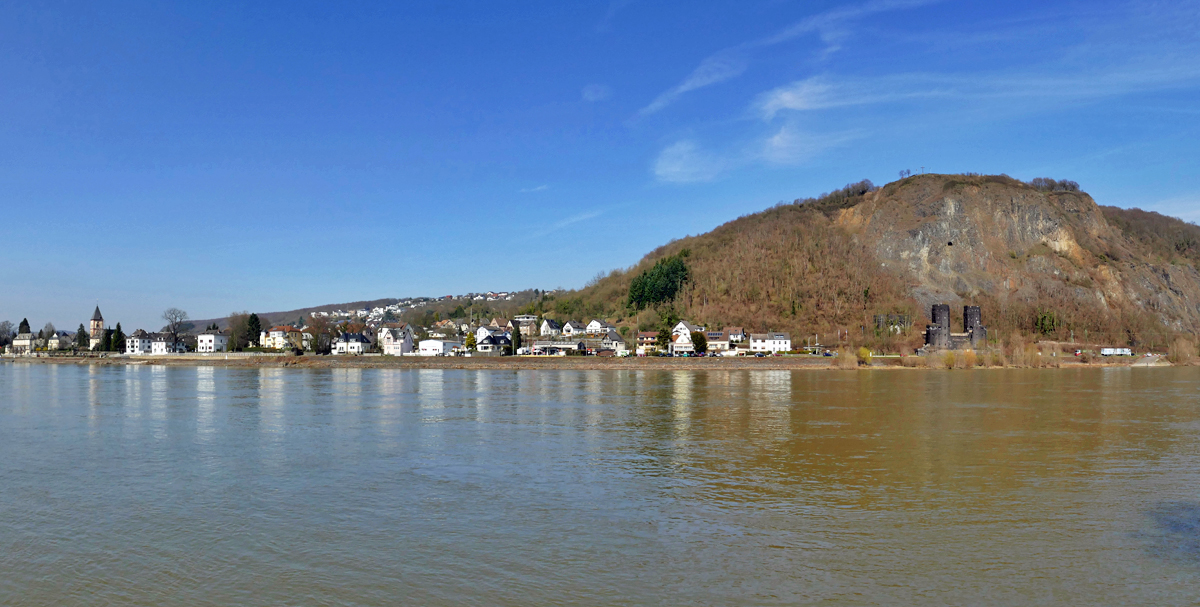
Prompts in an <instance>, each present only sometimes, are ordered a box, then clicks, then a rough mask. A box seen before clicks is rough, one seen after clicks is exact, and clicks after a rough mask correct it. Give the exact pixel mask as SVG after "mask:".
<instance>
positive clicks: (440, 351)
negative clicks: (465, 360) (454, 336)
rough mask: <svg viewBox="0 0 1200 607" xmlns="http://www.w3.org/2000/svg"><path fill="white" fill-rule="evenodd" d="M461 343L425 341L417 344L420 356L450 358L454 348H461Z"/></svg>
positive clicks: (435, 340) (443, 340)
mask: <svg viewBox="0 0 1200 607" xmlns="http://www.w3.org/2000/svg"><path fill="white" fill-rule="evenodd" d="M461 347H462V342H460V341H449V340H445V339H425V340H422V341H421V343H419V344H417V350H418V353H419V354H420V355H421V356H450V354H451V353H453V352H454V349H455V348H461Z"/></svg>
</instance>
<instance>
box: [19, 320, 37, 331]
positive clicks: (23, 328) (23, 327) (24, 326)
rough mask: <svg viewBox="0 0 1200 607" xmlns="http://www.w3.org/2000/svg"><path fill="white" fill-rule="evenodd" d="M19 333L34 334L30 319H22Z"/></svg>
mask: <svg viewBox="0 0 1200 607" xmlns="http://www.w3.org/2000/svg"><path fill="white" fill-rule="evenodd" d="M17 333H33V331H30V330H29V319H28V318H22V319H21V325H20V326H19V327H18V328H17Z"/></svg>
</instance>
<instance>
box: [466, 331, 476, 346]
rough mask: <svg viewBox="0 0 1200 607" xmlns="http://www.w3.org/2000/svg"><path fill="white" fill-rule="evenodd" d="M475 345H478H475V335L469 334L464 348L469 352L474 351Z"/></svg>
mask: <svg viewBox="0 0 1200 607" xmlns="http://www.w3.org/2000/svg"><path fill="white" fill-rule="evenodd" d="M475 345H476V344H475V334H474V333H467V340H466V341H465V342H463V347H465V348H466V349H468V350H474V349H475Z"/></svg>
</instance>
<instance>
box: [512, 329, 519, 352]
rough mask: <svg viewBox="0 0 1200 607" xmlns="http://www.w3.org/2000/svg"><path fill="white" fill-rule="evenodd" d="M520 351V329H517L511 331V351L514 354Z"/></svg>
mask: <svg viewBox="0 0 1200 607" xmlns="http://www.w3.org/2000/svg"><path fill="white" fill-rule="evenodd" d="M520 349H521V329H520V327H518V328H516V329H513V332H512V350H513V353H514V354H515V353H516V352H517V350H520Z"/></svg>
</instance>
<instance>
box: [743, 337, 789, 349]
mask: <svg viewBox="0 0 1200 607" xmlns="http://www.w3.org/2000/svg"><path fill="white" fill-rule="evenodd" d="M750 351H751V352H791V351H792V336H791V335H789V334H787V333H779V332H775V333H752V334H751V335H750Z"/></svg>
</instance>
